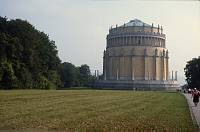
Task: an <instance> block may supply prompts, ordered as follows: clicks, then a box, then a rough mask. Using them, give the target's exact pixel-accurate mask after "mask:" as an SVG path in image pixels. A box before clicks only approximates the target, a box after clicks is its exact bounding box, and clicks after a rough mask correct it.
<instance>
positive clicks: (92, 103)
mask: <svg viewBox="0 0 200 132" xmlns="http://www.w3.org/2000/svg"><path fill="white" fill-rule="evenodd" d="M196 128H197V126H194V125H193V122H192V119H191V116H190V113H189V108H188V104H187V101H186V99H185V98H184V96H183V95H182V94H180V93H176V92H133V91H112V90H46V91H45V90H12V91H3V90H2V91H0V130H2V129H3V130H11V129H17V130H23V129H25V130H71V131H79V130H80V131H85V130H87V131H125V130H130V131H132V130H136V129H137V130H141V129H143V130H158V131H163V130H167V131H171V130H175V129H177V130H181V131H195V130H196Z"/></svg>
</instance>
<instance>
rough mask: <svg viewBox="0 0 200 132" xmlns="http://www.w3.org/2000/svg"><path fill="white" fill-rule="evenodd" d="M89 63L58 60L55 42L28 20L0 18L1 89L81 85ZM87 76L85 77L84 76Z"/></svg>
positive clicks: (88, 72)
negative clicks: (78, 65)
mask: <svg viewBox="0 0 200 132" xmlns="http://www.w3.org/2000/svg"><path fill="white" fill-rule="evenodd" d="M81 75H84V77H88V76H89V75H90V70H89V66H87V65H84V66H83V67H82V66H81V67H75V66H74V65H73V64H70V63H67V62H64V63H61V60H60V58H59V57H58V50H57V47H56V44H55V41H53V40H50V38H49V36H48V35H47V34H45V33H44V32H40V31H38V30H37V29H36V28H35V27H34V26H32V25H31V24H30V23H29V22H27V21H24V20H20V19H16V20H8V19H7V18H3V17H0V88H1V89H13V88H20V89H21V88H24V89H27V88H29V89H30V88H34V89H35V88H37V89H51V88H56V87H62V86H63V87H64V86H74V85H79V84H81V83H80V82H79V81H80V78H81V77H80V76H81ZM85 75H88V76H85Z"/></svg>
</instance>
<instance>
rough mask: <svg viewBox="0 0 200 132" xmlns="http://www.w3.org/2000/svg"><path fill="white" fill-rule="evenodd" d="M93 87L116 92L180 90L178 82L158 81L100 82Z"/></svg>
mask: <svg viewBox="0 0 200 132" xmlns="http://www.w3.org/2000/svg"><path fill="white" fill-rule="evenodd" d="M93 87H95V88H99V89H115V90H144V91H160V90H174V91H175V90H177V89H180V86H179V84H178V83H177V81H174V80H173V81H172V80H168V81H158V80H130V81H128V80H98V81H96V82H95V83H94V85H93Z"/></svg>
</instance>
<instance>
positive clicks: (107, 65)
mask: <svg viewBox="0 0 200 132" xmlns="http://www.w3.org/2000/svg"><path fill="white" fill-rule="evenodd" d="M106 39H107V46H106V50H105V51H104V56H103V76H104V82H102V81H101V84H108V86H109V87H112V86H115V87H117V85H110V84H109V83H108V82H112V84H113V82H116V84H118V86H119V82H121V84H127V82H129V83H130V84H133V83H134V82H137V83H138V81H139V83H138V84H145V83H146V82H145V80H146V81H148V83H149V82H150V81H151V82H154V84H160V82H161V81H165V83H164V84H167V81H169V75H168V73H169V66H168V65H169V56H168V50H167V49H166V44H165V39H166V37H165V34H164V33H163V28H162V26H161V27H160V26H159V25H158V26H157V27H155V26H153V24H152V25H148V24H146V23H144V22H142V21H140V20H137V19H135V20H131V21H130V22H129V23H126V24H124V25H122V26H119V27H118V26H117V25H116V27H115V28H110V30H109V34H108V35H107V38H106ZM123 82H125V83H123ZM173 83H174V82H173ZM169 84H170V82H169ZM99 86H100V83H99ZM124 86H125V85H124ZM127 86H129V85H128V84H127ZM131 86H132V85H131ZM158 86H159V85H158ZM160 86H161V85H160ZM163 86H164V85H163ZM166 86H167V85H166ZM170 86H171V85H170ZM138 87H139V86H138ZM144 87H145V86H144Z"/></svg>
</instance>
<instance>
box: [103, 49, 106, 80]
mask: <svg viewBox="0 0 200 132" xmlns="http://www.w3.org/2000/svg"><path fill="white" fill-rule="evenodd" d="M103 76H104V80H106V55H105V50H104V56H103Z"/></svg>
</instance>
